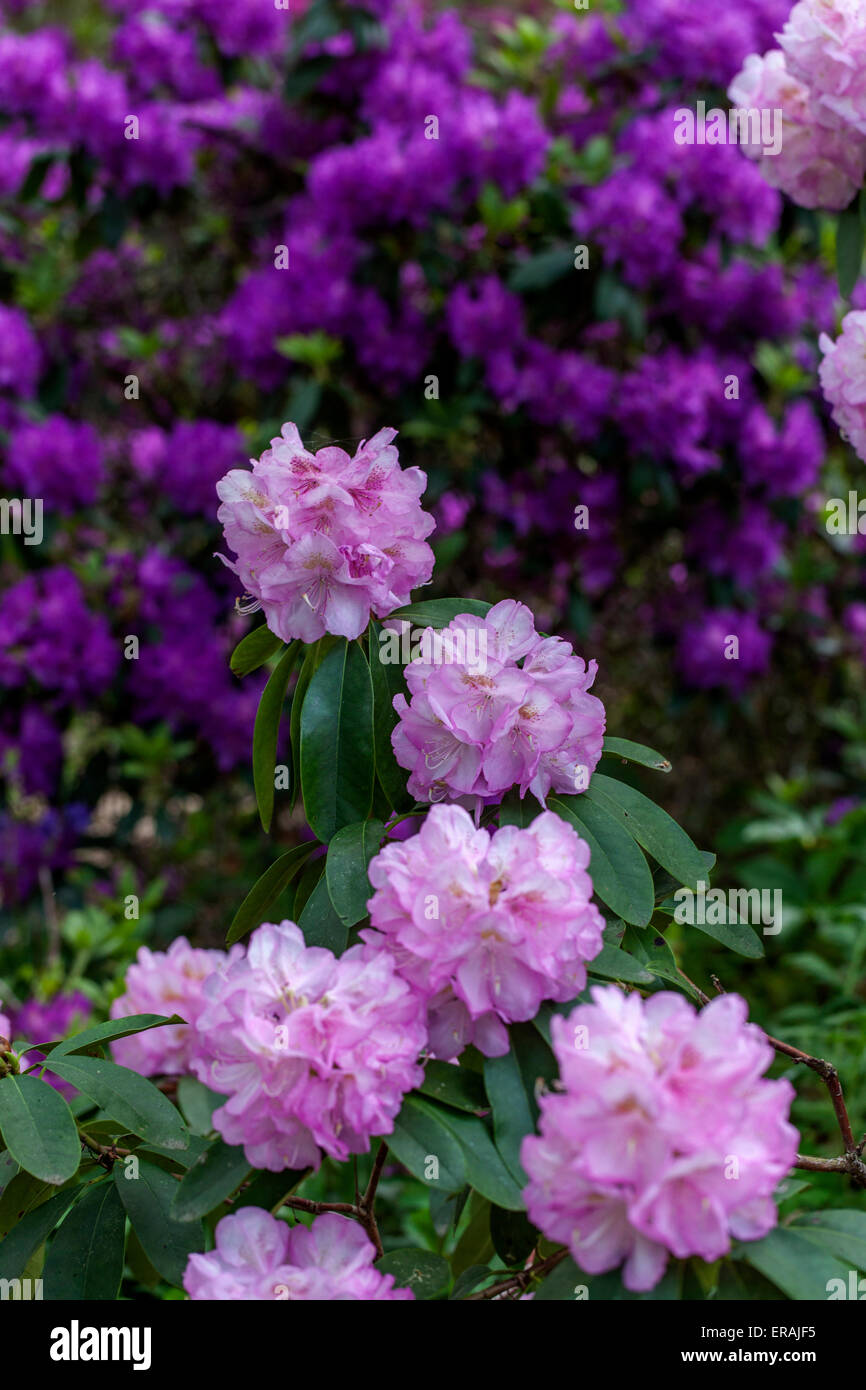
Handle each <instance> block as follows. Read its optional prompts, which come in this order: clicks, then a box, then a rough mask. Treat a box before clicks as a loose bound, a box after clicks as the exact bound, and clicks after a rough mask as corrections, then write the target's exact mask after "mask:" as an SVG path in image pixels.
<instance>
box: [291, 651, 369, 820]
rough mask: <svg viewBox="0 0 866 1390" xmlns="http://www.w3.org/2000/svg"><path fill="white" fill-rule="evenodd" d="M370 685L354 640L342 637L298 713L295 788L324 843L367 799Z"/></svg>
mask: <svg viewBox="0 0 866 1390" xmlns="http://www.w3.org/2000/svg"><path fill="white" fill-rule="evenodd" d="M373 775H374V754H373V684H372V680H371V677H370V668H369V666H368V665H367V658H366V657H365V655H364V653H363V652H362V650H361V648H360V647H359V646H358V644H357V642H346V641H342V642H340V643H338V645H337V646H336V647H334V648H333V649H332V650H331V651H330V652H328V655H327V656H326V657H325V659H324V661H323V662H322V664H321V666H320V667H319V669H318V670H317V671H316V673H315V675H314V676H313V679H312V680H311V681H310V685H309V689H308V690H307V694H306V697H305V699H304V705H303V709H302V711H301V788H302V791H303V796H304V809H305V811H306V814H307V820H308V821H309V823H310V825H311V827H312V829H313V831H314V832H315V834H316V835H318V837H319V839H320V840H323V841H324V842H325V843H328V841H330V840H331V839H333V837H334V835H335V834H336V832H337V831H338V830H340V829H341V828H342V826H344V825H351V824H352V823H353V822H354V821H362V820H366V819H367V816H368V815H369V813H370V808H371V806H372V803H373Z"/></svg>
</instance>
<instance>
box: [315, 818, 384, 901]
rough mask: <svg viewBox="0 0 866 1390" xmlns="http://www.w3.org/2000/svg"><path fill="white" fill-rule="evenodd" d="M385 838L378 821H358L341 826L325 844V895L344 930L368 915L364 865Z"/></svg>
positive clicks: (368, 895)
mask: <svg viewBox="0 0 866 1390" xmlns="http://www.w3.org/2000/svg"><path fill="white" fill-rule="evenodd" d="M384 835H385V827H384V825H383V824H382V822H381V821H379V820H365V821H359V822H358V824H357V825H344V826H343V828H342V830H338V831H337V833H336V835H335V836H334V838H333V840H332V841H331V843H330V844H329V845H328V858H327V860H326V862H325V878H326V880H327V884H328V892H329V894H330V897H331V902H332V904H333V906H334V910H335V911H336V913H337V916H338V917H339V918H340V920H341V921H342V922H343V924H344V925H345V926H347V927H354V926H355V924H356V923H357V922H360V921H361V919H362V918H363V917H366V916H367V899H368V898H370V897H372V894H373V890H372V888H371V887H370V880H369V879H368V877H367V866H368V864H369V863H370V860H371V859H372V858H373V856H374V854H377V853H378V850H379V846H380V844H381V843H382V840H383V838H384Z"/></svg>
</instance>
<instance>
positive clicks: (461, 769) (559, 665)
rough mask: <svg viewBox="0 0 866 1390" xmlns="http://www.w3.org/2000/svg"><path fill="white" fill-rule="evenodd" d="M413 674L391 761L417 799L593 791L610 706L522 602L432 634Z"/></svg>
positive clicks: (593, 666) (585, 670) (463, 618)
mask: <svg viewBox="0 0 866 1390" xmlns="http://www.w3.org/2000/svg"><path fill="white" fill-rule="evenodd" d="M424 643H425V646H423V647H422V651H421V655H420V656H419V657H418V658H416V659H415V660H414V661H412V662H410V664H409V665H408V666H407V667H406V683H407V685H408V687H409V691H410V695H411V699H410V700H409V701H408V702H407V701H406V698H405V696H403V695H395V697H394V708H395V710H396V711H397V713H398V714H399V716H400V722H399V724H398V725H397V727H396V728H395V729H394V732H393V734H392V735H391V742H392V745H393V748H394V755H395V757H396V759H397V762H398V763H399V764H400V766H401V767H404V768H407V769H408V770H409V772H410V774H411V775H410V777H409V781H408V789H409V792H410V794H411V795H412V796H414V797H416V798H417V800H419V801H442V800H444V799H446V798H448V799H450V800H458V799H464V798H467V799H468V800H469V804H473V799H474V805H475V808H476V810H477V809H478V808H479V807H480V806H481V805H483V804H484V803H485V802H491V801H499V800H501V798H502V795H503V793H504V792H506V791H507V790H508V789H509V788H510V787H513V786H515V785H516V786H519V788H520V795H521V796H524V795H525V794H526V792H527V791H531V792H532V794H533V796H536V797H537V798H538V800H539V801H540V802H541V804H542V805H544V804H545V798H546V796H547V794H548V792H549V791H551V789H552V790H554V791H558V792H571V793H573V792H577V791H583V790H585V789H586V785H587V782H588V779H589V777H590V775H591V774H592V771H593V769H594V768H595V766H596V764H597V762H598V760H599V758H600V757H601V746H602V740H603V737H604V727H605V713H604V705H603V704H602V703H601V701H600V700H599V699H597V698H596V696H595V695H590V694H589V688H590V686H591V685H592V683H593V681H594V680H595V676H596V672H597V670H598V664H597V662H595V661H591V662H590V663H589V665H588V666H587V664H586V662H584V661H583V660H581V658H580V657H578V656H575V655H574V654H573V651H572V647H571V645H570V643H568V642H564V641H563V640H562V639H561V638H559V637H541V636H540V635H539V634H538V633H537V632H536V631H535V623H534V620H533V617H532V613H531V612H530V610H529V609H528V608H527V607H526V606H525V604H522V603H517V602H516V601H515V600H514V599H506V600H504V601H503V602H502V603H497V604H496V605H495V607H493V608H491V609H490V611H489V612H488V614H487V616H486V617H485V618H477V617H473V616H471V615H470V614H466V613H464V614H460V615H458V616H457V617H456V618H454V619H453V620H452V622H450V623H449V624H448V626H447V627H446V628H444V629H443V630H442V631H441V632H439V633H435V634H434V633H433V631H432V629H428V631H427V633H426V634H425V636H424Z"/></svg>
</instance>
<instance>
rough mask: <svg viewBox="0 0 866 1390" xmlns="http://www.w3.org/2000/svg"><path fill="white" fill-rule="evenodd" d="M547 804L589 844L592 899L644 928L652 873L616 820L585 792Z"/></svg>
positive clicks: (649, 912)
mask: <svg viewBox="0 0 866 1390" xmlns="http://www.w3.org/2000/svg"><path fill="white" fill-rule="evenodd" d="M597 775H598V774H596V776H597ZM547 804H548V807H549V808H550V810H551V811H555V812H556V814H557V815H558V816H561V817H562V819H563V820H565V821H567V822H568V823H569V824H570V825H571V826H572V827H573V829H574V830H576V831H577V833H578V835H580V837H581V839H583V840H586V843H587V844H588V845H589V853H590V859H589V873H590V877H591V878H592V886H593V889H594V892H595V895H596V897H597V898H600V899H601V901H602V902H603V903H605V904H606V905H607V906H608V907H609V908H610V909H611V911H612V912H615V913H616V915H617V917H622V919H623V921H625V922H631V923H632V924H633V925H634V926H636V927H645V926H646V924H647V923H648V922H649V920H650V918H651V917H652V914H653V910H654V907H655V896H654V892H653V880H652V874H651V873H650V869H649V865H648V863H647V861H646V858H645V857H644V855H643V853H642V851H641V850H640V849H639V847H638V846H637V844H636V843H635V841H634V838H633V837H632V836H631V835H630V834H629V832H628V831H627V830H626V829H625V827H624V826H623V825H622V823H621V821H620V820H619V819H618V817H617V816H615V815H614V814H612V812H611V811H609V810H608V809H606V808H605V807H604V806H602V805H599V804H598V803H596V802H594V801H591V800H590V799H589V792H588V791H587V792H584V793H582V794H581V795H580V796H569V797H564V796H551V797H548V802H547Z"/></svg>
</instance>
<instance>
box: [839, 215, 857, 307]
mask: <svg viewBox="0 0 866 1390" xmlns="http://www.w3.org/2000/svg"><path fill="white" fill-rule="evenodd" d="M862 262H863V224H862V222H861V221H860V213H859V210H858V209H857V208H856V207H850V208H845V210H844V211H843V212H840V213H839V220H838V222H837V223H836V276H837V279H838V281H839V293H840V294H841V296H842V298H843V299H850V298H851V292H852V290H853V289H854V286H855V285H856V283H857V280H858V278H859V275H860V267H861V264H862Z"/></svg>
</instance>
